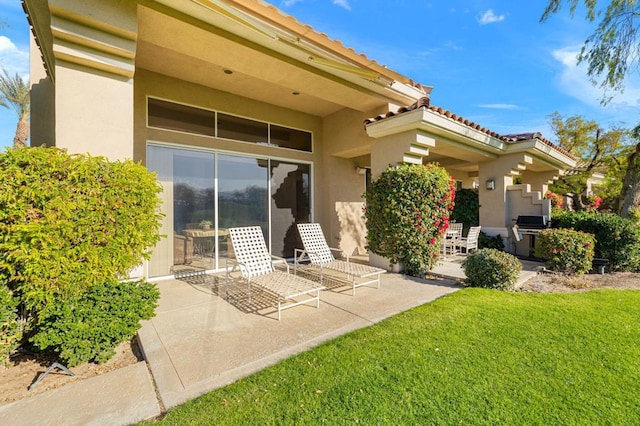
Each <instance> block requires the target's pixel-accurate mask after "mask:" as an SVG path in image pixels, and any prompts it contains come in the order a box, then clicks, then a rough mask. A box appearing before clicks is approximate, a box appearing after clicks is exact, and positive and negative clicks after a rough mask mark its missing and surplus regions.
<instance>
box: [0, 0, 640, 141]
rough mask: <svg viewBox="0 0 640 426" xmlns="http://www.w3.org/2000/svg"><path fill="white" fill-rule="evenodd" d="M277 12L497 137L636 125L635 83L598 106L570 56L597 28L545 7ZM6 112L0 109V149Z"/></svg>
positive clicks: (17, 14) (18, 38) (388, 4)
mask: <svg viewBox="0 0 640 426" xmlns="http://www.w3.org/2000/svg"><path fill="white" fill-rule="evenodd" d="M270 3H272V4H273V5H274V6H276V7H278V8H280V9H281V10H282V11H284V12H285V13H287V14H290V15H292V16H294V17H295V18H296V19H298V20H299V21H301V22H303V23H306V24H309V25H311V26H312V27H314V28H315V29H316V30H317V31H319V32H323V33H326V34H327V35H328V36H329V37H330V38H332V39H335V40H339V41H341V42H342V43H343V44H344V45H345V46H347V47H351V48H353V49H354V50H355V51H356V52H358V53H362V54H365V55H366V56H367V57H369V58H370V59H374V60H376V61H377V62H378V63H380V64H382V65H386V66H387V67H389V68H391V69H393V70H395V71H397V72H400V73H401V74H404V75H406V76H407V77H409V78H411V79H413V80H414V81H415V82H417V83H420V84H423V85H425V86H433V92H432V95H431V103H432V104H433V105H437V106H441V107H443V108H446V109H448V110H450V111H452V112H454V113H456V114H458V115H462V116H463V117H464V118H466V119H469V120H472V121H474V122H476V123H478V124H480V125H482V126H483V127H486V128H488V129H491V130H493V131H496V132H498V133H500V134H508V133H522V132H533V131H539V132H542V133H543V135H544V136H545V137H546V138H548V139H551V140H552V141H554V140H555V137H554V135H553V134H552V133H551V130H550V127H549V124H548V122H549V115H550V114H551V113H553V112H554V111H558V112H559V113H561V114H562V115H564V116H570V115H582V116H583V117H584V118H586V119H592V120H596V121H597V122H598V123H599V124H600V125H601V126H602V127H603V128H605V129H606V128H609V127H611V126H614V125H620V124H622V125H626V126H627V127H633V126H635V125H636V124H638V122H640V119H639V118H640V117H639V116H638V111H639V109H640V78H637V77H638V76H637V74H636V75H635V76H634V77H633V78H632V79H630V80H629V81H627V83H626V89H625V91H624V93H622V94H616V95H615V97H614V98H613V100H612V101H611V102H610V103H609V104H608V105H607V106H606V107H602V106H601V105H600V99H601V97H602V90H601V89H600V88H598V87H594V86H593V85H592V84H591V83H590V82H589V79H588V78H587V76H586V70H585V67H584V66H582V65H581V66H577V65H576V60H575V56H576V54H577V53H578V51H579V49H580V47H581V46H582V43H583V41H584V40H585V39H586V38H587V37H588V36H589V34H591V32H592V29H593V27H594V25H593V24H588V23H587V22H586V21H585V20H584V15H583V14H579V13H578V14H577V15H576V17H575V19H571V18H570V17H569V14H568V11H567V9H566V8H565V9H563V10H562V11H561V13H559V14H558V15H555V16H553V17H552V18H551V19H550V20H549V21H548V22H546V23H544V24H541V23H539V18H540V15H541V14H542V11H543V9H544V6H545V4H546V0H545V1H514V0H452V1H442V0H386V1H379V0H272V1H271V2H270ZM0 19H2V20H4V21H5V22H6V23H7V25H6V26H5V27H4V28H2V29H0V66H2V67H4V68H5V69H7V71H9V73H10V74H14V73H16V72H18V73H19V74H20V75H24V76H27V75H28V44H29V40H28V35H29V34H28V26H27V22H26V18H25V17H24V13H23V12H22V8H21V6H20V2H19V1H18V0H0ZM15 124H16V117H15V113H14V112H13V111H10V110H7V109H5V108H0V147H2V146H6V145H10V144H11V142H12V140H13V133H14V131H15Z"/></svg>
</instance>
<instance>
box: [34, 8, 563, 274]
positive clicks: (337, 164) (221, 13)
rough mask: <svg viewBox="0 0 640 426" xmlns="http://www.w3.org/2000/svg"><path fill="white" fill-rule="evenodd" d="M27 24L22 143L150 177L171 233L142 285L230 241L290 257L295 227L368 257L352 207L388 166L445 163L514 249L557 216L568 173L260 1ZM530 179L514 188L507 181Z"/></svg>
mask: <svg viewBox="0 0 640 426" xmlns="http://www.w3.org/2000/svg"><path fill="white" fill-rule="evenodd" d="M23 4H24V8H25V11H26V13H27V16H28V18H29V22H30V24H31V26H32V46H31V58H32V59H31V83H32V111H31V126H32V129H31V132H32V133H31V141H32V145H40V144H43V143H44V144H48V145H54V146H57V147H61V148H66V149H68V151H69V152H77V153H91V154H92V155H103V156H106V157H108V158H110V159H124V158H132V159H134V160H136V161H141V162H142V163H144V164H146V166H147V167H148V168H149V169H150V170H153V171H155V172H156V173H157V175H158V179H159V181H160V182H161V184H162V186H163V188H164V192H163V200H164V203H163V207H162V208H163V212H164V214H165V217H164V222H163V226H162V233H163V234H165V235H167V238H164V239H163V240H162V241H161V242H160V243H159V244H158V246H157V247H156V248H155V250H154V252H153V257H152V259H151V260H150V261H149V262H148V264H147V265H145V270H144V272H140V273H144V274H145V275H146V276H149V277H163V276H171V275H172V274H174V273H176V271H179V270H180V268H181V267H184V266H185V265H186V266H190V265H197V266H199V267H202V268H205V269H207V270H217V269H221V268H224V266H225V257H226V256H228V254H229V251H230V250H231V248H230V247H228V244H227V235H226V229H227V228H229V227H232V226H243V225H260V226H262V228H263V230H264V231H265V235H266V236H267V242H268V244H269V246H270V249H271V252H272V253H273V254H276V255H281V256H291V254H292V252H293V248H294V247H295V246H296V244H297V242H296V239H297V235H296V232H295V223H296V222H300V221H310V220H311V221H316V222H319V223H320V224H321V225H322V227H323V229H324V232H325V234H326V236H327V239H328V241H329V243H330V245H332V246H339V247H341V248H342V249H344V250H346V251H348V252H350V253H353V252H356V251H359V252H361V253H365V249H364V246H365V237H366V228H365V226H364V223H363V222H362V218H361V216H362V205H363V199H362V194H363V193H364V191H365V185H366V182H367V178H370V177H371V176H374V177H375V176H376V175H378V174H379V173H381V172H382V171H383V170H384V169H385V168H386V167H388V166H389V165H390V164H391V165H393V164H398V163H402V162H409V163H417V164H421V163H427V162H438V163H440V164H441V165H442V166H444V167H446V169H447V170H448V171H449V173H450V174H451V175H452V176H454V177H455V179H456V180H458V181H459V185H461V186H463V187H471V186H476V187H478V188H479V194H480V204H481V211H480V222H481V225H482V226H483V230H484V231H485V232H486V233H487V234H489V235H498V234H500V235H503V236H504V237H505V238H508V236H509V230H510V226H511V224H512V221H513V218H514V217H515V216H516V215H518V214H549V210H550V205H549V203H548V201H547V200H542V199H541V194H544V192H546V185H547V184H548V183H549V182H550V181H552V179H553V178H554V177H556V176H558V175H559V174H560V173H562V171H563V170H565V169H567V168H571V167H573V166H574V165H575V159H574V158H573V157H571V156H570V155H569V154H568V153H567V152H565V151H563V150H562V149H560V148H558V147H557V146H555V145H554V144H552V143H551V142H549V141H548V140H546V139H544V138H542V136H540V135H539V134H530V135H524V136H523V135H511V136H501V135H498V134H496V133H495V132H492V131H491V130H488V129H485V128H483V127H482V126H480V125H478V124H476V123H473V122H469V121H468V120H465V119H464V118H463V117H459V116H457V115H456V114H452V113H451V112H450V111H448V110H446V109H443V108H440V107H436V106H434V105H432V104H431V99H430V92H431V88H430V87H428V86H423V85H421V84H417V83H415V82H413V81H412V80H411V79H410V78H409V77H407V76H404V75H401V74H399V73H397V72H394V71H392V70H390V69H388V68H387V67H385V66H382V65H380V64H378V63H377V62H376V61H375V60H373V59H370V58H369V57H367V56H365V55H363V54H360V53H357V52H355V51H353V50H352V49H349V48H347V47H345V46H343V45H342V44H341V43H340V42H339V41H336V40H332V39H331V38H329V37H328V36H327V35H324V34H320V33H318V32H316V31H315V30H314V29H313V28H311V27H309V26H307V25H304V24H303V23H301V22H298V21H297V20H296V19H295V18H294V17H292V16H288V15H286V14H284V13H283V12H281V11H280V10H278V9H277V8H275V7H274V6H272V5H270V4H268V3H266V2H263V1H259V0H258V1H256V0H100V1H98V0H83V1H78V0H23ZM514 176H520V177H521V178H522V182H524V183H523V184H521V185H513V177H514Z"/></svg>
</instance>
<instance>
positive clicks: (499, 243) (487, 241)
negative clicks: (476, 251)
mask: <svg viewBox="0 0 640 426" xmlns="http://www.w3.org/2000/svg"><path fill="white" fill-rule="evenodd" d="M478 247H479V248H492V249H496V250H502V251H504V241H503V240H502V237H501V236H500V235H494V236H493V237H490V236H488V235H487V234H485V233H484V232H482V231H480V236H479V237H478Z"/></svg>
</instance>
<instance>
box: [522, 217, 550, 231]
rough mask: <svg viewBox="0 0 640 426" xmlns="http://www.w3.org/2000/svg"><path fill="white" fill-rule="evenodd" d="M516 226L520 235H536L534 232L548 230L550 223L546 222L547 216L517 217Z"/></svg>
mask: <svg viewBox="0 0 640 426" xmlns="http://www.w3.org/2000/svg"><path fill="white" fill-rule="evenodd" d="M516 225H518V228H519V230H520V232H522V233H525V232H526V231H530V232H531V233H536V231H540V230H542V229H547V228H549V227H550V226H551V221H549V220H548V218H547V216H518V218H517V219H516Z"/></svg>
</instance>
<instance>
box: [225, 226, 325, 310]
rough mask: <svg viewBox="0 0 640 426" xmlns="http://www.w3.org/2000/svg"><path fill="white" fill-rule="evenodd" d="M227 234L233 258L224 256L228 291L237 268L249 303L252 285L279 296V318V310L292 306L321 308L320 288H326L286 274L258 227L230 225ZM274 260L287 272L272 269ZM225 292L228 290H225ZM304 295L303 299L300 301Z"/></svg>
mask: <svg viewBox="0 0 640 426" xmlns="http://www.w3.org/2000/svg"><path fill="white" fill-rule="evenodd" d="M229 237H230V238H231V244H232V245H233V251H234V253H235V259H227V273H226V286H227V290H228V285H229V281H230V280H231V279H232V276H231V274H232V273H233V272H234V271H239V272H240V273H241V275H242V278H243V279H244V280H246V282H247V286H248V292H249V294H248V297H249V302H251V286H253V285H256V286H259V287H260V288H261V289H263V290H265V291H267V292H268V293H271V294H273V295H274V296H276V297H277V299H278V320H280V318H281V312H282V311H283V310H285V309H289V308H293V307H294V306H298V305H302V304H305V303H309V302H314V301H315V302H316V308H318V307H320V291H321V290H324V289H325V287H324V286H323V285H321V284H318V283H316V282H313V281H311V280H308V279H305V278H302V277H299V276H296V275H295V274H290V273H289V265H288V264H287V262H286V260H285V259H283V258H280V257H277V256H272V255H270V254H269V251H268V250H267V246H266V244H265V242H264V236H263V235H262V229H260V227H259V226H250V227H243V228H230V229H229ZM274 263H279V264H282V265H284V266H285V267H286V272H285V271H282V270H277V269H275V268H274ZM227 295H228V291H227ZM301 297H304V298H305V299H303V300H299V298H301Z"/></svg>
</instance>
